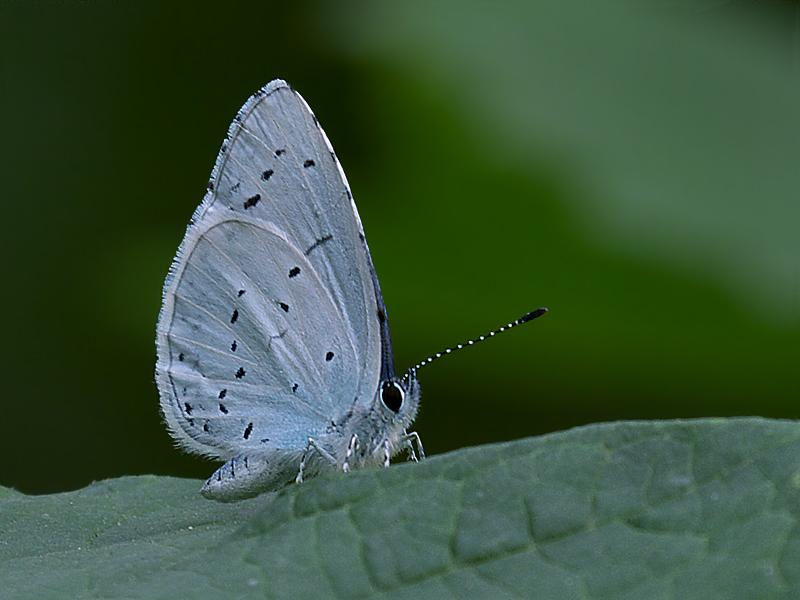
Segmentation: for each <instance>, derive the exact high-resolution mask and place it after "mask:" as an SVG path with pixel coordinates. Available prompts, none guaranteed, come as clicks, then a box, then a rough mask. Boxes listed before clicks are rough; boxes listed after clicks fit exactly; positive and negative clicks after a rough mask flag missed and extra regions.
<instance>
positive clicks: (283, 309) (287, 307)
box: [278, 302, 289, 313]
mask: <svg viewBox="0 0 800 600" xmlns="http://www.w3.org/2000/svg"><path fill="white" fill-rule="evenodd" d="M278 306H280V307H281V310H282V311H283V312H285V313H288V312H289V305H288V304H286V302H278Z"/></svg>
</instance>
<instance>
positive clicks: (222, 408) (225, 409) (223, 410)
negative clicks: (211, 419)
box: [219, 402, 228, 415]
mask: <svg viewBox="0 0 800 600" xmlns="http://www.w3.org/2000/svg"><path fill="white" fill-rule="evenodd" d="M219 412H221V413H222V414H223V415H227V414H228V407H227V406H225V405H224V404H223V403H222V402H220V403H219Z"/></svg>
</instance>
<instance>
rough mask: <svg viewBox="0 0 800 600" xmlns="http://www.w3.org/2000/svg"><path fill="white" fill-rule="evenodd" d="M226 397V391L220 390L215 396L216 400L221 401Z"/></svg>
mask: <svg viewBox="0 0 800 600" xmlns="http://www.w3.org/2000/svg"><path fill="white" fill-rule="evenodd" d="M227 395H228V390H220V392H219V396H217V398H219V399H220V400H222V399H223V398H224V397H225V396H227Z"/></svg>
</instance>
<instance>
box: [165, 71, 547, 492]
mask: <svg viewBox="0 0 800 600" xmlns="http://www.w3.org/2000/svg"><path fill="white" fill-rule="evenodd" d="M546 310H547V309H538V310H536V311H533V312H530V313H527V314H526V315H524V316H523V317H521V318H520V319H517V320H516V321H512V322H511V323H508V324H507V325H505V326H504V327H501V328H500V329H498V330H495V331H492V332H490V333H489V334H487V335H486V336H481V337H480V338H477V339H474V340H470V341H468V342H466V343H465V344H459V346H458V347H457V348H460V347H464V346H466V345H472V344H474V343H477V342H479V341H481V340H483V339H486V338H488V337H491V336H494V335H495V334H496V333H499V332H501V331H504V330H506V329H508V328H511V327H514V326H516V325H519V324H521V323H525V322H527V321H530V320H532V319H533V318H536V317H538V316H540V315H541V314H544V312H546ZM156 349H157V355H158V359H157V363H156V380H157V384H158V389H159V395H160V399H161V412H162V414H163V417H164V420H165V422H166V425H167V428H168V430H169V432H170V434H171V435H172V436H173V438H174V439H175V440H176V442H177V444H178V445H179V446H180V447H182V448H183V449H185V450H186V451H188V452H191V453H195V454H200V455H202V456H206V457H209V458H213V459H218V460H223V461H226V462H225V463H224V464H223V465H222V466H221V467H219V468H218V469H217V470H216V472H215V473H214V474H213V475H212V476H211V477H210V478H209V479H208V480H207V481H206V482H205V483H204V484H203V486H202V489H201V493H202V494H203V495H204V496H206V497H208V498H212V499H215V500H220V501H234V500H239V499H242V498H248V497H251V496H255V495H257V494H259V493H261V492H263V491H268V490H275V489H278V488H280V487H283V486H285V485H287V484H289V483H292V482H302V481H303V479H304V478H308V477H312V476H315V475H317V474H319V473H321V472H324V471H326V470H341V471H345V472H346V471H349V470H350V469H352V468H358V467H364V466H369V465H375V466H381V465H382V466H389V464H390V461H391V459H392V457H394V456H395V455H397V454H398V453H400V452H404V451H407V452H408V454H409V457H410V458H411V459H412V460H417V459H418V458H422V457H424V450H423V446H422V442H421V440H420V437H419V435H418V434H417V433H416V432H414V431H409V427H410V426H411V424H412V422H413V421H414V418H415V416H416V414H417V410H418V408H419V401H420V385H419V382H418V380H417V370H418V369H419V368H421V367H423V366H425V365H426V364H428V363H429V362H430V361H432V360H434V359H436V358H438V357H440V356H442V355H444V354H447V353H450V352H451V351H452V350H453V349H449V348H448V349H446V350H445V351H442V352H440V353H437V354H436V355H433V356H431V357H429V358H427V359H425V360H424V361H422V362H420V363H418V364H417V365H415V366H414V367H412V368H410V369H408V370H407V371H405V372H404V373H403V374H402V375H398V374H397V372H396V371H395V367H394V363H393V355H392V341H391V335H390V331H389V321H388V315H387V311H386V305H385V304H384V301H383V296H382V294H381V288H380V284H379V282H378V278H377V276H376V274H375V268H374V266H373V263H372V258H371V255H370V252H369V247H368V245H367V241H366V237H365V235H364V228H363V226H362V224H361V219H360V217H359V215H358V210H357V209H356V206H355V203H354V201H353V196H352V194H351V192H350V186H349V185H348V183H347V178H346V177H345V174H344V171H343V170H342V167H341V165H340V164H339V160H338V159H337V157H336V154H335V152H334V151H333V148H332V146H331V144H330V142H329V141H328V138H327V136H326V135H325V132H324V131H323V130H322V128H321V127H320V125H319V123H318V122H317V119H316V117H315V116H314V114H313V113H312V111H311V109H310V108H309V106H308V105H307V104H306V102H305V101H304V100H303V98H302V97H301V96H300V95H299V94H298V93H297V92H295V91H294V90H293V89H292V88H291V87H290V86H289V85H287V84H286V83H285V82H284V81H281V80H275V81H272V82H270V83H269V84H267V85H266V86H264V87H263V88H261V89H260V90H259V91H258V92H257V93H256V94H254V95H253V96H252V97H251V98H250V99H249V100H248V101H247V102H246V103H245V104H244V106H243V107H242V108H241V109H240V110H239V112H238V113H237V115H236V117H235V118H234V120H233V122H232V123H231V125H230V128H229V130H228V134H227V136H226V138H225V140H224V142H223V144H222V148H221V150H220V152H219V155H218V157H217V160H216V164H215V166H214V169H213V171H212V173H211V178H210V180H209V182H208V186H207V191H206V194H205V197H204V198H203V201H202V203H201V204H200V206H199V207H198V208H197V209H196V211H195V213H194V215H193V216H192V218H191V221H190V223H189V225H188V227H187V230H186V233H185V236H184V238H183V241H182V242H181V244H180V247H179V249H178V252H177V255H176V257H175V259H174V261H173V263H172V266H171V268H170V270H169V273H168V275H167V278H166V282H165V284H164V291H163V302H162V307H161V312H160V315H159V320H158V325H157V328H156Z"/></svg>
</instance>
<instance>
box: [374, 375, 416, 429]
mask: <svg viewBox="0 0 800 600" xmlns="http://www.w3.org/2000/svg"><path fill="white" fill-rule="evenodd" d="M419 396H420V388H419V382H418V381H417V373H416V371H414V370H411V369H410V370H409V371H408V372H407V373H406V374H405V375H404V376H403V377H402V378H399V377H391V378H389V379H385V380H383V381H382V382H381V384H380V388H379V389H378V403H379V404H380V408H381V410H382V411H383V412H384V413H385V414H386V416H388V417H390V418H391V419H393V420H396V421H400V422H402V423H403V424H404V426H405V425H409V424H411V422H412V421H413V420H414V417H415V416H416V415H417V409H418V408H419Z"/></svg>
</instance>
